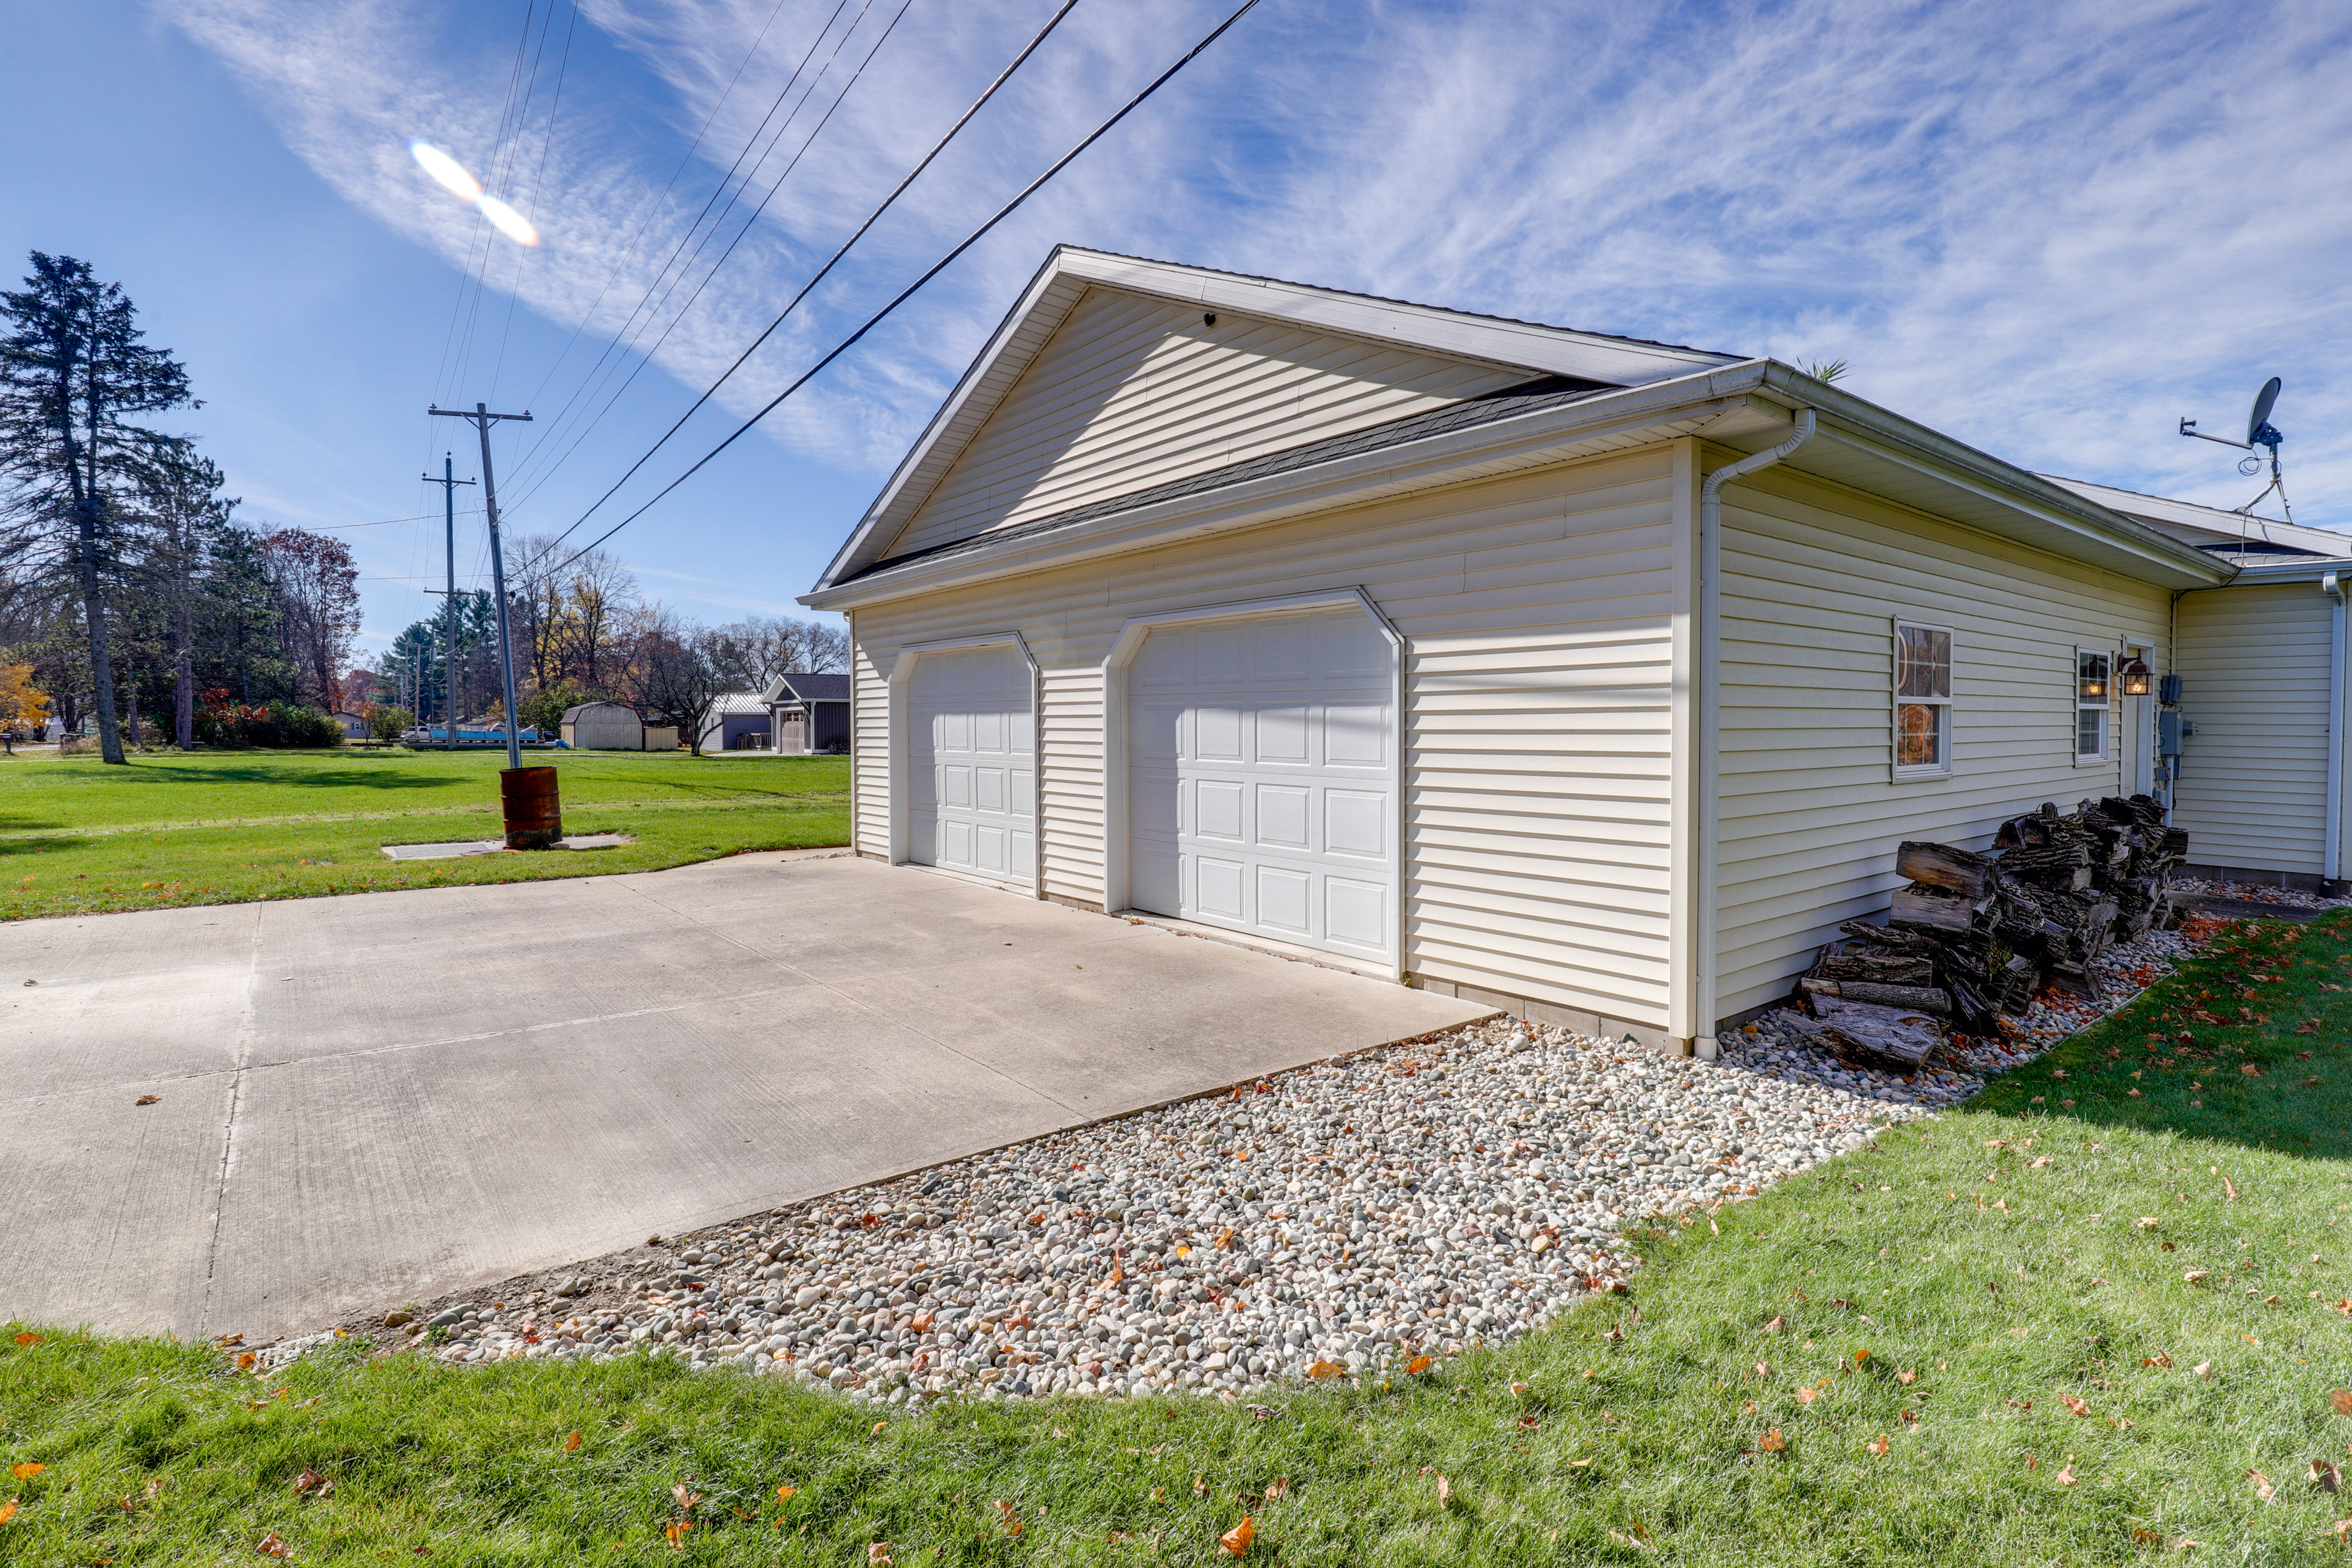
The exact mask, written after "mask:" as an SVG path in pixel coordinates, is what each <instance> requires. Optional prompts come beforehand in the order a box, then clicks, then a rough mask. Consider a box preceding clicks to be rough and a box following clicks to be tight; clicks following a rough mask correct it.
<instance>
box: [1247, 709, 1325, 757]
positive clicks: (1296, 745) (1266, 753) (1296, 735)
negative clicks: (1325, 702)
mask: <svg viewBox="0 0 2352 1568" xmlns="http://www.w3.org/2000/svg"><path fill="white" fill-rule="evenodd" d="M1310 723H1311V721H1310V719H1309V717H1308V710H1307V709H1306V708H1304V707H1297V708H1261V709H1259V710H1257V755H1256V757H1255V759H1254V760H1255V761H1256V762H1258V763H1265V764H1278V763H1291V764H1293V765H1294V766H1297V767H1305V766H1306V765H1307V763H1308V762H1309V761H1310V760H1312V759H1311V758H1310V756H1309V754H1308V751H1307V730H1308V728H1309V725H1310Z"/></svg>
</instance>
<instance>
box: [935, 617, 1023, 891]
mask: <svg viewBox="0 0 2352 1568" xmlns="http://www.w3.org/2000/svg"><path fill="white" fill-rule="evenodd" d="M1030 696H1031V693H1030V679H1029V666H1028V664H1027V663H1026V661H1024V659H1023V658H1022V657H1021V655H1020V654H1019V653H1018V652H1016V651H1015V650H1014V649H1013V648H1010V647H987V648H972V649H969V650H963V651H958V652H954V653H932V654H925V655H923V656H922V658H920V659H919V661H917V663H916V665H915V673H914V678H913V681H912V684H911V685H910V686H909V688H908V742H909V744H908V773H910V775H911V776H910V778H909V779H908V783H910V784H912V785H913V786H914V788H913V798H912V801H911V802H910V804H911V805H912V807H913V809H912V810H911V812H910V813H909V814H908V835H907V856H908V858H909V859H911V860H915V861H918V862H919V863H921V864H923V865H926V866H945V867H948V868H951V869H954V870H958V871H970V872H971V873H973V874H974V875H977V876H982V877H987V878H990V879H992V880H995V881H1000V882H1018V883H1021V884H1023V885H1024V886H1034V883H1035V879H1036V875H1037V828H1036V794H1037V787H1036V780H1037V774H1036V758H1035V755H1034V745H1033V744H1032V736H1033V734H1034V723H1033V721H1032V720H1031V718H1030Z"/></svg>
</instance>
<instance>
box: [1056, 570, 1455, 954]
mask: <svg viewBox="0 0 2352 1568" xmlns="http://www.w3.org/2000/svg"><path fill="white" fill-rule="evenodd" d="M1341 609H1352V610H1356V611H1358V612H1360V614H1362V615H1363V616H1364V617H1365V618H1366V619H1367V620H1369V621H1370V622H1371V624H1372V626H1373V627H1374V628H1375V629H1377V630H1378V631H1379V633H1380V635H1381V637H1382V638H1383V639H1384V640H1385V641H1386V642H1387V643H1388V645H1389V651H1390V669H1391V691H1390V694H1389V715H1390V736H1389V746H1388V753H1389V766H1388V773H1389V798H1390V801H1391V813H1390V832H1391V844H1392V845H1393V846H1394V849H1395V856H1396V864H1395V871H1394V877H1395V883H1394V886H1395V889H1396V891H1395V897H1394V900H1393V908H1392V909H1391V911H1390V921H1389V923H1390V933H1389V940H1390V943H1391V953H1392V954H1393V955H1394V963H1393V964H1392V965H1391V972H1392V973H1395V974H1396V975H1397V977H1398V978H1400V979H1402V977H1403V975H1404V973H1405V967H1404V966H1405V910H1406V908H1407V906H1408V902H1409V900H1408V898H1407V891H1408V877H1409V872H1410V856H1409V854H1408V846H1407V844H1406V841H1405V831H1404V829H1405V798H1404V752H1405V747H1404V724H1405V707H1404V680H1405V653H1406V644H1405V638H1404V634H1402V632H1400V631H1398V630H1397V628H1396V626H1394V624H1393V623H1391V621H1390V620H1389V618H1388V616H1384V615H1382V614H1381V609H1380V606H1379V605H1375V604H1373V603H1372V600H1371V595H1369V594H1367V593H1365V592H1364V590H1363V589H1361V588H1360V587H1346V588H1329V589H1324V590H1321V591H1319V592H1316V593H1310V594H1291V595H1283V596H1282V597H1279V598H1271V599H1244V600H1240V601H1237V602H1231V603H1226V604H1220V605H1197V606H1194V607H1192V608H1190V609H1182V610H1166V611H1162V612H1160V613H1159V614H1156V615H1149V616H1132V617H1130V618H1129V620H1128V621H1127V622H1126V623H1125V624H1124V625H1122V626H1120V627H1119V632H1118V638H1117V640H1116V641H1114V642H1113V643H1112V644H1111V650H1110V653H1109V655H1108V657H1107V658H1105V659H1104V660H1103V685H1102V691H1103V908H1104V909H1105V910H1110V911H1112V912H1118V911H1120V910H1128V909H1130V908H1132V907H1133V892H1134V871H1133V866H1132V859H1133V846H1134V834H1135V821H1134V816H1133V809H1132V805H1131V800H1130V795H1129V791H1130V788H1131V780H1130V778H1129V761H1128V759H1129V725H1130V720H1129V697H1128V669H1129V666H1130V665H1132V664H1133V663H1134V662H1135V659H1136V656H1137V655H1139V654H1140V653H1141V652H1142V651H1143V645H1144V641H1145V639H1146V638H1148V637H1150V635H1151V633H1152V632H1154V631H1156V630H1165V629H1169V628H1172V627H1178V626H1188V625H1192V624H1197V623H1204V622H1217V621H1233V620H1244V619H1255V618H1260V617H1270V616H1296V615H1305V614H1313V613H1314V612H1316V611H1318V610H1321V611H1329V610H1341Z"/></svg>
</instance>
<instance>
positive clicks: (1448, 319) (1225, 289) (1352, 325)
mask: <svg viewBox="0 0 2352 1568" xmlns="http://www.w3.org/2000/svg"><path fill="white" fill-rule="evenodd" d="M1097 285H1099V286H1101V287H1104V288H1111V289H1126V290H1128V291H1129V292H1131V293H1138V294H1146V295H1150V296H1152V297H1154V298H1158V299H1163V300H1179V301H1181V302H1182V303H1185V304H1188V305H1199V306H1200V307H1201V308H1202V309H1203V310H1231V311H1233V312H1234V313H1236V314H1239V315H1247V316H1259V317H1264V318H1266V319H1268V320H1273V321H1293V322H1296V323H1297V324H1298V325H1300V326H1303V327H1308V328H1312V329H1314V330H1316V331H1329V332H1339V333H1343V334H1346V335H1349V336H1352V337H1359V338H1365V339H1369V340H1370V341H1373V342H1389V343H1396V344H1399V345H1401V346H1403V347H1407V348H1413V349H1419V350H1422V351H1424V352H1427V353H1443V354H1450V355H1453V356H1454V357H1456V358H1459V359H1466V360H1474V361H1477V362H1480V363H1488V364H1493V365H1496V366H1498V367H1500V368H1503V369H1507V370H1521V371H1526V372H1528V374H1529V377H1530V379H1532V378H1533V377H1534V376H1536V375H1573V376H1578V377H1580V378H1582V379H1584V380H1587V381H1598V382H1603V383H1607V384H1612V385H1617V386H1639V385H1643V384H1649V383H1654V382H1660V381H1665V380H1669V379H1673V378H1675V377H1679V376H1685V375H1688V374H1691V373H1692V372H1693V371H1696V370H1703V369H1706V368H1708V367H1710V366H1715V365H1723V364H1731V363H1738V362H1737V361H1735V360H1734V359H1733V358H1732V357H1731V356H1729V355H1727V354H1718V353H1707V352H1706V351H1705V350H1701V349H1686V348H1675V347H1671V346H1668V345H1664V344H1650V343H1643V342H1635V341H1633V340H1631V339H1618V338H1611V337H1605V336H1602V335H1601V334H1599V333H1595V332H1579V331H1571V330H1570V329H1567V328H1564V327H1546V326H1538V325H1536V324H1534V323H1532V322H1523V321H1497V320H1493V319H1490V318H1486V317H1481V316H1466V315H1464V314H1463V313H1461V312H1460V311H1456V310H1440V309H1438V308H1437V307H1435V306H1431V305H1412V304H1405V303H1402V302H1400V301H1396V300H1375V299H1371V298H1369V297H1366V296H1363V295H1359V294H1346V293H1341V292H1339V291H1338V290H1335V289H1316V288H1312V287H1310V286H1308V285H1307V284H1303V283H1284V282H1278V281H1275V280H1273V279H1255V278H1244V277H1239V276H1236V275H1234V274H1232V273H1226V272H1213V271H1209V270H1207V269H1206V268H1198V267H1185V266H1182V265H1181V264H1179V263H1176V262H1171V261H1148V260H1142V259H1139V258H1135V257H1128V256H1115V255H1112V254H1110V253H1108V252H1106V251H1099V250H1082V249H1079V248H1078V247H1075V246H1059V247H1055V250H1054V253H1053V254H1052V255H1051V256H1049V257H1047V258H1045V265H1044V266H1042V267H1040V268H1038V269H1037V272H1036V275H1035V276H1034V277H1033V278H1032V279H1030V280H1029V286H1028V287H1027V288H1026V289H1023V290H1022V293H1021V298H1020V299H1019V300H1016V301H1015V302H1014V303H1013V308H1012V309H1011V310H1008V311H1006V312H1005V316H1004V319H1003V321H1001V322H999V323H998V325H997V328H996V331H994V332H993V333H992V334H990V336H989V340H988V342H987V343H986V345H984V346H983V347H982V350H981V352H980V353H979V354H978V355H977V356H976V357H975V358H974V359H973V360H972V362H971V366H970V367H969V368H968V369H967V370H965V372H964V374H963V376H962V379H961V380H960V381H958V382H957V383H956V385H955V389H954V390H953V391H952V392H950V394H949V395H948V397H947V400H946V401H945V402H944V403H942V404H941V405H940V409H939V412H938V413H936V414H934V415H933V416H931V420H930V423H929V424H928V425H927V426H924V428H923V433H922V435H921V436H920V437H917V439H916V441H915V444H914V446H913V447H910V448H909V449H908V453H907V456H906V457H905V458H903V459H901V460H900V462H899V464H898V468H897V469H896V470H894V471H893V472H892V474H891V476H890V479H889V481H888V482H887V483H886V484H885V485H884V486H883V487H882V491H881V493H880V494H879V495H877V497H876V498H875V500H874V504H873V505H872V506H870V507H868V508H867V509H866V515H865V516H864V517H863V518H862V519H860V520H859V521H858V524H857V526H856V529H854V530H852V531H851V533H850V536H849V538H848V540H847V541H846V542H845V543H844V544H843V545H842V547H841V550H840V552H838V553H837V554H835V557H834V558H833V561H832V563H831V564H829V565H828V566H827V567H826V568H825V571H824V575H823V576H822V577H820V578H819V579H818V581H817V589H818V591H819V592H822V591H824V589H827V588H829V587H831V586H833V585H834V584H836V583H839V582H840V581H842V579H844V578H845V577H847V576H849V575H851V574H854V573H856V572H859V571H863V570H864V569H865V568H866V567H867V566H870V565H872V564H873V563H874V561H875V559H876V558H877V557H878V556H879V555H880V554H881V552H883V551H885V550H887V549H888V548H889V545H890V541H891V540H892V539H895V538H896V537H897V536H898V531H899V529H901V528H903V527H904V526H905V525H906V521H907V518H908V516H909V515H911V514H912V513H913V511H914V510H916V508H918V507H919V506H920V505H921V504H922V501H923V498H924V497H926V496H928V495H929V494H930V492H931V488H932V487H933V486H934V485H936V484H937V483H938V482H939V479H940V475H941V474H942V473H943V472H944V470H945V468H947V466H949V465H950V464H951V463H952V462H953V460H954V458H955V457H956V456H957V454H959V453H960V452H961V450H962V448H963V446H964V444H965V443H966V442H968V441H969V440H970V439H971V437H972V436H973V435H974V434H975V433H976V432H977V431H978V428H979V426H981V425H982V424H983V423H984V422H985V421H986V419H987V416H988V415H989V414H990V413H991V412H992V411H993V410H994V408H995V405H996V403H997V402H998V400H999V399H1001V398H1002V397H1003V395H1004V393H1005V392H1006V391H1008V390H1010V389H1011V386H1012V384H1013V382H1015V381H1017V380H1019V379H1020V377H1021V374H1022V373H1023V372H1024V371H1025V370H1027V369H1028V367H1029V365H1030V363H1031V362H1032V361H1034V359H1035V357H1036V355H1037V353H1038V351H1039V350H1040V349H1042V348H1043V347H1044V346H1045V341H1046V339H1048V338H1050V337H1051V336H1052V335H1053V333H1054V331H1055V329H1056V328H1058V327H1059V326H1060V325H1061V322H1062V320H1063V318H1064V317H1066V316H1067V315H1068V314H1069V312H1070V310H1071V308H1072V307H1073V306H1075V305H1076V303H1077V301H1078V300H1079V298H1080V297H1081V296H1082V295H1084V294H1085V292H1086V290H1087V289H1088V288H1091V287H1095V286H1097Z"/></svg>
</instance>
